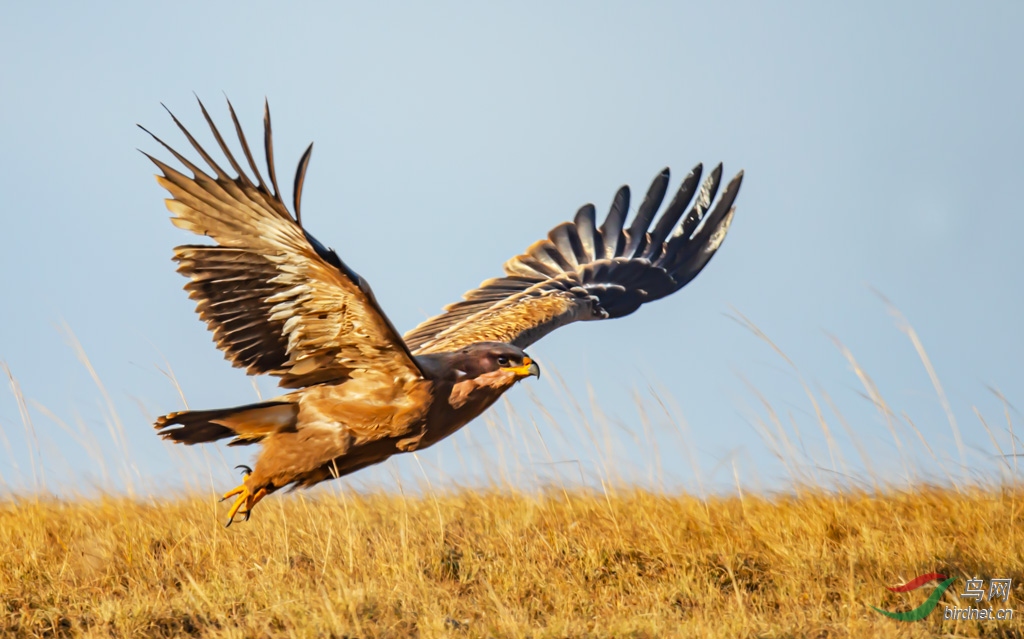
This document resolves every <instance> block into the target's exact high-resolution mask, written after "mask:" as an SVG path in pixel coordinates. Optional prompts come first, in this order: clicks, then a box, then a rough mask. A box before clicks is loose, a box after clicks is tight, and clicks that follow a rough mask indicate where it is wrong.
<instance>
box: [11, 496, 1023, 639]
mask: <svg viewBox="0 0 1024 639" xmlns="http://www.w3.org/2000/svg"><path fill="white" fill-rule="evenodd" d="M264 504H265V505H261V506H260V507H259V508H258V509H257V511H256V512H255V513H254V516H253V519H252V520H251V521H249V522H247V523H241V522H239V523H237V524H235V525H234V526H232V527H231V528H229V529H225V528H224V527H223V525H222V524H223V521H222V520H223V516H224V512H225V505H224V504H218V503H217V502H216V501H215V500H214V499H213V498H212V497H211V498H202V497H194V498H188V499H182V500H180V501H169V502H142V501H131V500H128V499H125V498H107V499H96V500H83V501H74V502H61V501H56V500H31V499H25V500H19V501H11V502H7V503H4V504H3V505H0V547H2V548H3V554H2V560H0V561H2V569H0V600H2V601H3V604H4V608H3V615H2V617H0V636H4V637H77V636H81V637H107V636H118V637H179V636H203V637H278V636H281V637H407V636H419V637H622V636H627V637H819V638H824V637H932V636H948V637H1022V636H1024V632H1022V628H1024V622H1022V621H1019V620H1015V621H1010V622H1007V621H1002V622H996V621H959V622H955V621H947V620H943V619H942V610H943V607H942V605H940V606H939V608H938V609H937V610H936V612H935V613H933V614H932V615H931V616H930V617H928V618H926V619H925V620H923V621H921V622H916V623H911V622H899V621H894V620H891V619H888V618H885V617H883V616H881V615H880V614H878V613H876V612H874V611H872V610H871V608H870V607H871V606H872V605H877V606H881V607H884V608H887V609H890V610H905V609H909V608H912V607H914V606H916V605H918V604H919V603H921V602H922V601H924V599H925V598H926V596H927V594H926V593H927V592H929V590H930V588H924V589H921V590H918V591H916V592H912V593H907V594H892V593H889V592H888V591H887V590H885V588H884V586H886V585H893V584H898V583H902V582H905V581H906V580H909V579H910V578H912V577H914V576H916V575H918V574H922V573H927V572H943V573H947V574H949V575H967V576H979V577H984V578H986V579H988V578H1012V579H1013V590H1012V592H1011V595H1010V600H1009V603H1010V605H1011V606H1013V605H1016V607H1017V610H1016V612H1017V613H1018V614H1021V615H1024V606H1021V604H1019V603H1017V602H1021V601H1022V600H1024V587H1022V586H1024V521H1022V517H1024V512H1022V511H1024V491H1021V490H1010V489H990V490H981V489H977V490H971V491H965V492H962V493H960V492H957V491H956V490H941V489H927V488H923V489H920V490H917V491H914V492H892V493H889V494H884V495H881V496H871V495H868V494H865V493H851V492H846V493H842V494H827V493H824V492H821V491H813V490H812V491H808V492H798V493H795V494H793V495H791V496H783V497H777V498H772V499H768V498H763V497H751V496H744V497H742V498H740V497H733V498H721V499H710V500H708V501H702V500H699V499H696V498H693V497H685V496H682V497H678V496H659V495H656V494H653V493H651V492H645V491H624V492H613V493H607V494H605V493H601V492H599V493H586V492H569V493H561V492H560V491H558V492H553V493H550V494H542V493H538V494H526V493H518V494H516V493H507V492H499V491H491V492H480V491H462V492H455V493H452V494H447V495H439V496H437V497H431V496H422V497H399V496H393V495H388V494H370V495H364V496H354V495H349V496H345V495H330V494H327V493H322V494H319V493H318V494H316V495H315V496H314V497H312V498H311V497H310V496H308V495H305V496H303V495H298V496H292V497H289V498H275V499H270V500H267V501H266V502H264ZM961 585H962V581H961V582H960V584H955V586H954V588H951V589H950V591H948V592H947V594H946V596H945V598H944V600H943V601H944V603H945V604H950V605H954V604H956V597H955V596H954V591H955V592H957V593H958V592H960V589H959V586H961ZM963 605H967V604H966V603H963Z"/></svg>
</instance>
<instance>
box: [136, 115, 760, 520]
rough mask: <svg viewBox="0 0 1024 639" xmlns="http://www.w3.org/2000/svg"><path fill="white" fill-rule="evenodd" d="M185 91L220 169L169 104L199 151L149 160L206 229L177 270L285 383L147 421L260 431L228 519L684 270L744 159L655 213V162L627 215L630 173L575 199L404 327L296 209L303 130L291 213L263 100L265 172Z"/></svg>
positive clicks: (219, 322) (191, 225) (220, 332)
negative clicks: (596, 199)
mask: <svg viewBox="0 0 1024 639" xmlns="http://www.w3.org/2000/svg"><path fill="white" fill-rule="evenodd" d="M199 106H200V109H201V111H202V114H203V117H204V118H205V119H206V122H207V124H208V125H209V127H210V130H211V131H212V133H213V136H214V139H215V140H216V141H217V144H218V146H220V149H221V151H222V152H223V154H224V156H225V157H226V159H227V162H228V164H230V166H231V169H232V170H233V171H234V173H235V176H232V175H230V174H229V173H228V172H227V171H225V170H224V169H223V168H221V167H220V166H219V165H218V164H217V162H216V161H215V160H214V159H213V158H212V157H211V156H210V155H209V154H208V153H207V152H206V150H205V149H203V148H202V147H201V146H200V145H199V143H198V142H196V140H195V138H193V137H192V135H191V134H190V133H189V132H188V131H187V130H186V129H185V127H184V126H182V124H181V123H180V122H179V121H178V120H177V118H174V116H173V114H172V116H171V117H172V118H173V119H174V122H175V124H176V125H177V126H178V128H179V129H180V130H181V131H182V133H183V134H184V135H185V137H186V139H187V140H188V141H189V143H190V144H191V145H192V148H193V149H194V150H195V152H196V153H197V154H198V155H199V156H200V157H201V158H202V160H203V162H204V163H205V164H206V165H207V167H208V168H207V169H204V168H201V167H199V166H197V165H196V164H193V163H192V162H190V161H189V160H188V159H186V158H185V157H184V156H183V155H182V154H180V153H178V152H177V151H175V150H174V149H172V148H171V147H170V146H168V145H167V144H165V143H164V142H163V141H162V140H160V139H159V138H157V137H156V136H153V137H154V139H156V141H157V142H159V143H160V144H161V145H162V146H163V147H164V148H165V149H166V150H167V151H168V152H169V153H170V154H172V155H173V156H174V157H175V158H176V159H177V160H178V161H179V162H180V163H181V164H182V165H184V166H185V167H186V168H187V169H188V170H189V171H190V172H191V173H192V176H191V177H190V176H188V175H185V174H184V173H181V172H180V171H178V170H176V169H174V168H172V167H170V166H168V165H167V164H165V163H163V162H161V161H160V160H158V159H156V158H154V157H153V156H150V155H148V154H147V157H149V159H150V160H152V161H153V163H154V164H156V166H157V167H158V168H159V169H160V171H161V173H162V174H161V175H158V176H157V182H159V183H160V185H161V186H163V187H164V188H165V189H167V191H168V192H169V193H170V194H171V198H170V199H168V200H166V203H167V208H168V210H170V211H171V213H173V214H174V216H173V217H172V218H171V221H172V223H174V225H175V226H178V227H180V228H183V229H186V230H189V231H191V232H193V233H195V234H196V235H202V236H206V237H209V238H210V239H211V240H212V241H213V244H189V245H184V246H179V247H177V248H176V249H175V251H174V260H175V261H176V262H177V263H178V272H180V273H181V274H182V275H184V276H186V277H187V278H188V279H189V282H188V284H186V285H185V289H186V290H187V291H188V293H189V297H190V298H192V299H193V300H195V301H196V310H197V312H198V313H199V316H200V317H201V318H202V319H203V320H204V321H205V322H206V323H207V326H209V328H210V330H211V331H213V334H214V340H215V342H216V343H217V346H218V347H219V348H220V349H221V350H223V351H224V353H225V356H226V357H227V359H228V360H229V361H231V363H232V364H234V365H235V366H238V367H241V368H244V369H245V370H246V372H247V373H249V374H252V375H257V374H270V375H274V376H276V377H278V378H280V385H281V386H282V387H284V388H289V389H296V390H293V391H292V392H289V393H287V394H285V395H282V396H280V397H277V398H274V399H272V400H270V401H266V402H259V403H255V404H248V405H245V406H237V407H233V408H226V409H220V410H207V411H184V412H179V413H171V414H169V415H165V416H163V417H161V418H159V419H158V420H157V422H156V427H157V428H158V429H159V430H160V433H159V434H160V435H161V436H162V437H164V438H165V439H169V440H172V441H175V442H180V443H184V444H197V443H205V442H211V441H216V440H220V439H225V438H233V439H232V441H231V442H230V443H229V445H244V444H254V443H259V444H261V446H262V450H261V452H260V454H259V456H258V459H257V462H256V467H255V470H252V471H251V472H247V474H246V476H245V478H244V481H243V483H242V485H240V486H238V487H237V488H235V489H233V490H232V491H230V492H228V493H227V494H226V495H225V496H224V497H225V499H226V498H228V497H236V499H235V502H234V504H233V506H232V508H231V511H230V513H229V516H228V524H229V525H230V523H231V522H232V521H233V520H234V518H235V515H236V514H237V513H239V512H243V513H245V516H246V518H248V516H249V514H250V513H251V512H252V508H253V507H254V506H255V504H256V503H257V502H258V501H259V500H260V499H262V498H263V497H264V496H265V495H267V494H270V493H272V492H274V491H276V490H279V489H281V488H284V487H286V486H291V487H293V488H294V487H299V486H312V485H313V484H316V483H318V482H321V481H324V480H326V479H329V478H331V477H338V476H341V475H345V474H348V473H351V472H354V471H356V470H359V469H360V468H364V467H366V466H368V465H371V464H375V463H378V462H381V461H383V460H385V459H387V458H388V457H390V456H391V455H394V454H396V453H401V452H408V451H413V450H417V449H420V448H424V447H426V446H430V445H431V444H433V443H435V442H437V441H439V440H441V439H443V438H444V437H447V436H448V435H450V434H451V433H453V432H455V431H456V430H458V429H459V428H461V427H462V426H464V425H465V424H467V423H468V422H469V421H471V420H472V419H473V418H475V417H476V416H477V415H479V414H480V413H482V412H483V411H484V410H486V409H487V408H488V407H489V406H490V405H491V404H493V403H494V402H495V400H497V399H498V397H500V396H501V394H502V393H504V392H505V391H506V390H508V389H509V388H511V387H512V386H513V385H514V384H515V382H517V381H518V380H520V379H523V378H525V377H528V376H530V375H539V374H540V369H539V367H538V366H537V364H536V363H535V362H533V360H531V359H530V357H529V356H527V355H526V353H524V352H523V350H522V349H523V348H525V347H526V346H528V345H530V344H532V343H533V342H535V341H537V340H538V339H540V338H541V337H543V336H544V335H546V334H547V333H549V332H551V331H552V330H554V329H555V328H558V327H559V326H563V325H565V324H568V323H570V322H574V321H577V320H592V319H605V318H610V317H621V316H623V315H628V314H629V313H632V312H633V311H635V310H636V309H637V308H638V307H639V306H640V305H641V304H643V303H645V302H648V301H652V300H655V299H659V298H661V297H664V296H666V295H669V294H670V293H673V292H675V291H677V290H679V289H680V288H682V287H683V286H684V285H686V283H687V282H689V281H690V280H692V279H693V278H694V277H695V276H696V275H697V273H699V272H700V270H701V269H702V268H704V266H705V265H706V264H707V262H708V261H709V260H710V259H711V257H712V256H713V255H714V253H715V251H716V250H717V249H718V247H719V246H720V245H721V243H722V240H723V239H724V238H725V234H726V232H727V231H728V228H729V223H730V221H731V220H732V216H733V211H734V208H733V202H734V201H735V199H736V195H737V193H738V192H739V186H740V182H741V181H742V175H743V174H742V173H740V174H739V175H737V176H736V177H735V178H733V180H732V181H731V182H730V183H729V184H728V185H727V186H726V188H725V190H724V191H723V193H722V195H721V197H719V198H718V200H717V201H716V200H715V196H716V194H717V192H718V188H719V185H720V182H721V176H722V167H721V165H719V166H717V167H716V168H715V169H714V170H713V171H712V172H711V175H710V176H709V177H708V178H707V179H706V180H705V181H704V183H703V184H702V185H700V188H699V189H698V185H699V184H700V177H701V166H700V165H698V166H697V167H696V168H695V169H694V170H693V171H692V172H691V173H690V174H689V175H688V176H687V177H686V178H685V179H684V180H683V183H682V185H681V186H680V188H679V190H678V191H677V193H676V195H675V197H674V198H673V199H672V201H671V203H670V204H669V205H668V207H667V208H666V209H665V210H664V212H663V213H662V214H661V216H660V217H659V218H658V220H657V222H654V218H655V214H656V213H657V211H658V209H659V208H660V206H661V203H662V201H663V199H664V197H665V194H666V192H667V188H668V182H669V171H668V169H665V170H664V171H662V172H661V173H660V174H659V175H658V176H657V177H656V178H655V180H654V182H653V184H652V185H651V187H650V189H649V190H648V193H647V196H646V197H645V198H644V200H643V202H642V203H641V204H640V207H639V209H638V210H637V213H636V215H635V216H634V217H633V220H632V223H631V224H630V225H629V226H628V227H626V226H625V222H626V217H627V212H628V209H629V189H628V187H622V188H621V189H620V190H619V192H618V193H617V194H616V196H615V199H614V201H613V203H612V207H611V210H610V212H609V213H608V216H607V217H606V218H605V220H604V222H603V223H602V224H601V225H600V226H597V222H596V219H595V209H594V207H593V205H590V204H588V205H586V206H584V207H583V208H581V209H580V210H579V211H578V212H577V213H576V216H575V219H574V220H573V222H566V223H563V224H560V225H559V226H556V227H555V228H554V229H553V230H552V231H551V232H550V233H549V234H548V239H546V240H541V241H539V242H537V243H535V244H533V245H532V246H530V247H529V248H528V249H527V251H526V253H524V254H522V255H519V256H517V257H514V258H512V259H511V260H509V261H508V262H506V263H505V275H504V277H500V278H496V279H491V280H487V281H485V282H483V283H482V284H481V285H480V286H479V287H478V288H476V289H473V290H471V291H469V292H467V293H466V294H465V296H464V300H463V301H460V302H456V303H455V304H451V305H449V306H447V307H445V309H444V312H443V313H442V314H441V315H438V316H436V317H433V318H431V319H429V320H427V321H425V322H423V323H422V324H420V325H419V326H417V327H416V328H415V329H413V330H412V331H410V332H408V333H406V335H405V336H404V338H403V337H402V336H400V335H399V334H398V332H397V331H396V330H395V328H394V326H392V324H391V322H390V320H388V318H387V316H386V315H385V314H384V312H383V311H382V310H381V308H380V306H379V305H378V304H377V301H376V300H375V299H374V296H373V292H372V291H371V290H370V287H369V285H368V284H367V283H366V281H365V280H364V279H363V278H361V277H360V276H359V275H358V274H356V273H355V272H354V271H353V270H352V269H350V268H349V267H348V266H347V265H346V264H345V263H344V262H343V261H342V260H341V259H340V258H339V257H338V255H337V254H336V253H335V252H334V251H333V250H331V249H328V248H326V247H325V246H324V245H323V244H321V243H320V242H318V241H317V240H316V238H314V237H313V236H312V235H310V234H309V233H308V232H307V231H306V230H304V228H303V227H302V225H301V217H300V210H301V209H300V207H301V200H302V186H303V182H304V180H305V173H306V168H307V166H308V164H309V159H310V154H311V152H312V148H313V147H312V145H310V146H309V148H307V149H306V152H305V153H304V154H303V156H302V158H301V160H300V161H299V167H298V170H297V172H296V176H295V181H294V199H293V208H294V210H295V216H294V217H292V214H291V213H290V212H289V211H288V207H287V205H286V204H285V203H284V200H283V198H282V195H281V190H280V189H279V188H278V185H277V176H276V171H275V168H274V152H273V139H272V134H271V126H270V112H269V109H266V108H265V110H264V155H265V158H266V165H267V166H266V171H267V175H268V180H269V181H268V180H264V178H263V175H262V174H261V172H260V170H259V168H258V167H257V164H256V162H255V159H254V156H253V154H252V151H251V150H250V147H249V144H248V142H247V140H246V138H245V136H244V135H243V133H242V127H241V125H240V124H239V122H238V118H237V116H236V115H235V111H234V109H233V108H232V107H231V104H230V103H228V110H229V113H230V115H231V120H232V123H233V124H234V129H235V134H236V136H237V138H238V142H239V144H240V146H241V149H242V153H243V155H244V157H245V160H246V164H247V165H248V168H249V170H250V171H251V174H252V177H250V176H249V175H247V173H246V171H245V169H244V168H243V167H242V165H241V164H240V163H239V162H238V161H237V160H236V158H235V156H234V155H233V154H232V152H231V151H230V150H229V148H228V145H227V143H226V142H225V140H224V138H223V136H222V135H221V133H220V131H219V130H218V129H217V127H216V126H215V125H214V123H213V120H212V119H211V117H210V115H209V113H208V112H207V111H206V108H205V107H203V105H202V103H200V105H199ZM144 130H145V129H144ZM147 133H148V131H147ZM150 135H152V134H150ZM253 179H255V182H254V181H253ZM695 194H696V195H697V197H696V200H695V201H694V202H693V205H692V206H690V201H691V200H693V199H694V195H695ZM712 205H713V206H712ZM687 207H689V210H688V211H687ZM680 220H681V221H680ZM652 222H654V227H653V228H651V224H652ZM243 507H244V510H241V509H242V508H243Z"/></svg>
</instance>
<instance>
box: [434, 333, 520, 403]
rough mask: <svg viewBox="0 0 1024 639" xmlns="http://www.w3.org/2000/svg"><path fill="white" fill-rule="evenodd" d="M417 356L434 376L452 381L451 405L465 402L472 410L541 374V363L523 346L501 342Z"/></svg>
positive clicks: (441, 380) (449, 400)
mask: <svg viewBox="0 0 1024 639" xmlns="http://www.w3.org/2000/svg"><path fill="white" fill-rule="evenodd" d="M416 359H417V361H418V362H419V364H420V369H421V370H423V371H424V372H425V373H426V374H427V376H428V377H430V378H431V379H432V380H434V381H435V382H442V383H445V382H446V383H448V384H451V386H450V388H451V390H450V391H449V392H448V404H449V405H450V406H451V407H452V408H455V409H460V408H462V407H463V406H465V407H466V409H467V410H471V411H473V412H479V411H482V410H484V409H485V408H486V407H487V406H490V405H491V404H492V403H493V402H494V400H496V399H497V398H498V397H499V396H500V395H501V394H502V393H504V392H505V391H506V390H508V389H509V388H512V385H513V384H515V383H516V382H518V381H519V380H521V379H524V378H526V377H529V376H531V375H534V376H536V377H540V366H538V365H537V362H535V361H533V360H532V359H531V358H530V356H529V355H527V354H526V353H524V352H523V349H521V348H519V347H518V346H512V345H511V344H504V343H502V342H477V343H476V344H472V345H470V346H466V347H464V348H462V349H460V350H457V351H451V352H448V353H432V354H430V355H420V356H419V357H417V358H416ZM467 404H468V405H467ZM471 406H472V407H474V408H470V407H471Z"/></svg>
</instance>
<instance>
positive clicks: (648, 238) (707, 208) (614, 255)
mask: <svg viewBox="0 0 1024 639" xmlns="http://www.w3.org/2000/svg"><path fill="white" fill-rule="evenodd" d="M701 171H702V167H701V165H697V167H696V168H694V169H693V171H691V172H690V174H689V175H688V176H686V179H684V180H683V183H682V185H681V186H680V187H679V190H678V192H677V193H676V195H675V197H674V198H673V199H672V202H671V203H670V204H669V205H668V207H667V208H666V209H665V210H664V212H663V213H662V214H661V217H660V218H658V220H657V222H655V224H654V228H653V229H651V228H650V226H651V223H652V221H654V216H655V213H657V211H658V208H659V207H660V206H661V203H662V200H664V198H665V192H666V190H667V189H668V181H669V170H668V169H665V170H664V171H662V172H661V173H660V174H659V175H658V176H657V177H656V178H655V179H654V182H653V183H652V184H651V188H650V189H649V190H648V191H647V197H645V198H644V200H643V202H642V203H641V204H640V208H639V209H638V210H637V214H636V216H635V217H634V218H633V221H632V223H631V224H630V225H629V226H628V227H626V226H625V222H626V213H627V211H628V210H629V187H626V186H624V187H622V188H621V189H619V192H618V193H617V194H616V195H615V199H614V200H613V201H612V206H611V210H610V211H609V212H608V216H607V217H606V218H605V220H604V222H603V223H602V224H601V226H600V227H599V226H597V223H596V220H595V210H594V206H593V205H592V204H588V205H586V206H584V207H583V208H581V209H580V210H579V211H578V212H577V213H576V217H575V219H574V221H572V222H565V223H562V224H559V225H558V226H556V227H555V228H554V229H552V230H551V232H550V233H548V239H546V240H541V241H539V242H536V243H534V244H533V245H532V246H530V248H528V249H527V250H526V253H524V254H523V255H518V256H516V257H514V258H512V259H511V260H509V261H508V262H506V263H505V277H500V278H496V279H490V280H487V281H485V282H483V283H482V284H481V285H480V286H479V287H478V288H475V289H473V290H471V291H469V292H467V293H466V294H465V295H464V296H463V298H464V299H463V301H461V302H456V303H454V304H449V305H448V306H446V307H445V309H444V313H442V314H440V315H438V316H436V317H433V318H431V319H429V320H427V321H425V322H423V323H422V324H420V325H419V326H417V327H416V328H414V329H413V330H411V331H409V332H408V333H406V334H405V341H406V344H407V345H408V347H409V348H410V349H411V350H412V351H413V352H414V353H417V354H423V353H436V352H441V351H450V350H456V349H458V348H461V347H463V346H465V345H467V344H471V343H473V342H478V341H483V340H492V341H501V342H508V343H512V344H515V345H516V346H519V347H521V348H525V347H526V346H528V345H529V344H532V343H533V342H535V341H537V340H538V339H540V338H541V337H543V336H544V335H547V334H548V333H550V332H551V331H553V330H555V329H556V328H558V327H559V326H564V325H565V324H568V323H570V322H574V321H577V320H591V319H606V318H611V317H622V316H623V315H628V314H630V313H632V312H633V311H635V310H636V309H637V308H639V307H640V305H641V304H643V303H645V302H650V301H652V300H656V299H659V298H662V297H665V296H666V295H669V294H671V293H674V292H675V291H678V290H679V289H680V288H682V287H683V286H685V285H686V284H687V283H688V282H689V281H690V280H692V279H693V278H694V277H696V275H697V273H699V272H700V271H701V269H702V268H704V266H705V265H706V264H707V263H708V261H709V260H710V259H711V257H712V256H713V255H714V254H715V251H717V250H718V247H719V246H721V244H722V240H724V239H725V234H726V232H727V231H728V230H729V223H730V222H731V221H732V216H733V211H734V208H733V202H735V200H736V195H737V194H738V193H739V189H740V182H741V181H742V180H743V173H742V172H740V173H739V174H738V175H736V177H734V178H733V179H732V181H731V182H729V184H728V186H726V187H725V191H724V192H723V193H722V196H721V197H720V198H719V199H718V201H717V202H716V201H715V195H716V194H717V193H718V187H719V184H720V182H721V178H722V165H721V164H719V165H718V166H717V167H715V169H714V170H713V171H712V172H711V175H710V176H708V178H707V179H706V180H705V181H704V183H703V185H701V186H700V189H699V190H698V188H697V187H698V184H699V183H700V178H701ZM695 193H696V194H697V198H696V200H695V201H694V203H693V206H692V207H691V208H690V210H689V212H688V213H687V212H686V208H687V206H688V205H689V203H690V200H692V199H693V196H694V194H695ZM712 204H714V208H712ZM684 213H685V215H684ZM680 220H682V221H681V222H680Z"/></svg>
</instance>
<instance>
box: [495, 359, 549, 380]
mask: <svg viewBox="0 0 1024 639" xmlns="http://www.w3.org/2000/svg"><path fill="white" fill-rule="evenodd" d="M502 370H505V371H509V372H511V373H515V375H516V377H517V378H519V379H522V378H524V377H529V376H530V375H533V376H534V377H536V378H538V379H540V366H537V362H535V361H533V360H532V359H530V358H529V357H524V358H523V365H522V366H510V367H508V368H503V369H502Z"/></svg>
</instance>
